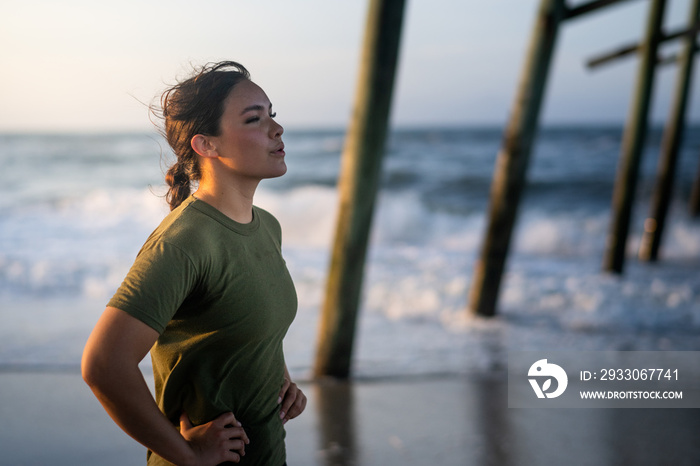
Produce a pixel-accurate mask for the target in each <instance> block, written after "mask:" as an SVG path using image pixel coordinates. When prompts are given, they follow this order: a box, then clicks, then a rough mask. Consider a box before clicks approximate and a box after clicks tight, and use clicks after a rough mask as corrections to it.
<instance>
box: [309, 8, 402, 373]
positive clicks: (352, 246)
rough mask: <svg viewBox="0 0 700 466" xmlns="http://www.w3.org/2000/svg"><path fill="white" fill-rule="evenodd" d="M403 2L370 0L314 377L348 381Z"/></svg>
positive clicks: (345, 152)
mask: <svg viewBox="0 0 700 466" xmlns="http://www.w3.org/2000/svg"><path fill="white" fill-rule="evenodd" d="M403 16H404V0H371V1H370V4H369V11H368V16H367V23H366V30H365V35H364V45H363V52H362V61H361V64H360V72H359V79H358V87H357V91H356V96H355V106H354V111H353V118H352V121H351V123H350V127H349V129H348V134H347V137H346V143H345V148H344V150H343V159H342V166H341V174H340V180H339V183H338V191H339V196H340V200H339V202H340V204H339V210H338V220H337V224H336V233H335V242H334V246H333V250H332V252H331V265H330V271H329V275H328V281H327V285H326V296H325V302H324V305H323V309H322V315H321V321H320V325H319V331H318V347H317V352H316V360H315V364H314V375H315V376H316V377H320V376H332V377H336V378H346V377H348V375H349V374H350V363H351V357H352V352H353V344H354V338H355V327H356V321H357V313H358V307H359V300H360V294H361V290H362V282H363V272H364V265H365V256H366V252H367V241H368V237H369V231H370V227H371V222H372V215H373V211H374V203H375V198H376V194H377V191H378V186H379V179H380V176H381V165H382V157H383V152H384V144H385V139H386V133H387V128H388V125H389V112H390V107H391V100H392V93H393V87H394V76H395V74H396V65H397V61H398V53H399V44H400V37H401V29H402V23H403Z"/></svg>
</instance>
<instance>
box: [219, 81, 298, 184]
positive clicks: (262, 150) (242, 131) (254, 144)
mask: <svg viewBox="0 0 700 466" xmlns="http://www.w3.org/2000/svg"><path fill="white" fill-rule="evenodd" d="M274 116H275V114H274V113H272V104H271V103H270V99H268V98H267V95H266V94H265V92H264V91H263V90H262V89H261V88H260V87H259V86H258V85H256V84H255V83H253V82H251V81H248V80H243V81H241V82H239V83H238V84H236V86H234V88H233V89H232V90H231V92H230V93H229V95H228V97H226V100H225V101H224V112H223V114H222V116H221V121H220V123H219V125H220V134H219V136H216V137H211V141H212V142H213V143H214V145H215V147H216V152H217V154H218V155H219V161H220V162H221V164H222V165H223V166H224V167H226V169H228V170H230V171H231V172H233V173H234V174H236V175H237V176H242V177H245V178H252V179H257V180H262V179H265V178H275V177H278V176H282V175H284V174H285V173H286V172H287V165H286V163H285V161H284V156H285V153H284V144H283V143H282V133H283V132H284V128H282V126H280V125H279V124H278V123H277V122H276V121H275V120H274Z"/></svg>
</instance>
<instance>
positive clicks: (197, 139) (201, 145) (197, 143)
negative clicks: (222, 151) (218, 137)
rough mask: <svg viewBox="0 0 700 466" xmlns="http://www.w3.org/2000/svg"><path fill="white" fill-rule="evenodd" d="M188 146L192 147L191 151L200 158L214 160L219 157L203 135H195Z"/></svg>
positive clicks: (212, 145) (209, 141)
mask: <svg viewBox="0 0 700 466" xmlns="http://www.w3.org/2000/svg"><path fill="white" fill-rule="evenodd" d="M190 145H191V146H192V150H194V151H195V152H196V153H197V154H199V155H200V156H202V157H207V158H214V157H218V156H219V154H218V153H217V152H216V147H215V146H214V144H213V143H212V141H211V140H210V139H209V138H208V137H207V136H204V135H203V134H195V135H194V136H192V139H191V140H190Z"/></svg>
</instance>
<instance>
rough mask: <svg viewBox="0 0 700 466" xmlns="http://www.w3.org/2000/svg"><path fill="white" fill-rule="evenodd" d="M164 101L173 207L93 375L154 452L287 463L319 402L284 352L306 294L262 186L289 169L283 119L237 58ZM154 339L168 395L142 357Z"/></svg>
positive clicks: (189, 458) (95, 343)
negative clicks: (310, 398)
mask: <svg viewBox="0 0 700 466" xmlns="http://www.w3.org/2000/svg"><path fill="white" fill-rule="evenodd" d="M161 107H162V115H163V118H164V124H165V135H166V138H167V140H168V143H169V144H170V146H171V147H172V149H173V151H174V152H175V154H176V155H177V161H176V162H175V164H174V165H173V166H172V167H171V168H170V169H169V170H168V173H167V175H166V181H167V182H168V184H169V186H170V189H169V191H168V202H169V203H170V208H171V212H170V214H169V215H168V216H167V217H166V218H165V219H164V220H163V222H162V223H161V224H160V226H159V227H158V228H157V229H156V230H155V231H154V232H153V233H152V234H151V236H150V237H149V238H148V240H147V241H146V243H145V245H144V246H143V248H142V249H141V251H140V252H139V254H138V256H137V258H136V261H135V262H134V265H133V266H132V268H131V270H130V271H129V273H128V275H127V277H126V279H125V280H124V282H123V283H122V285H121V287H120V288H119V290H118V291H117V293H116V294H115V295H114V297H113V298H112V299H111V301H110V302H109V303H108V305H107V308H106V310H105V311H104V313H103V314H102V316H101V317H100V319H99V321H98V322H97V325H96V326H95V329H94V330H93V332H92V334H91V335H90V338H89V339H88V342H87V345H86V347H85V351H84V353H83V362H82V371H83V378H84V379H85V381H86V382H87V383H88V385H90V387H91V388H92V390H93V392H94V393H95V395H96V396H97V398H98V399H99V400H100V402H101V403H102V405H103V406H104V407H105V409H106V410H107V412H108V413H109V415H110V416H111V417H112V418H113V419H114V421H115V422H116V423H117V424H118V425H119V426H120V427H121V428H122V429H123V430H124V431H125V432H126V433H127V434H129V435H131V436H132V437H133V438H134V439H136V440H137V441H139V442H141V443H142V444H143V445H145V446H146V447H147V448H148V449H149V452H148V464H149V465H156V464H171V463H173V464H176V465H217V464H220V463H223V462H234V463H238V462H240V463H241V464H251V465H253V464H256V465H257V464H261V465H262V464H264V465H272V466H275V465H277V466H282V465H283V464H284V463H285V447H284V435H285V434H284V427H283V424H284V423H285V422H287V421H288V420H289V419H292V418H294V417H296V416H298V415H299V414H300V413H301V412H302V411H303V410H304V408H305V406H306V397H305V396H304V394H303V393H302V392H301V390H300V389H299V388H298V387H297V386H296V385H295V384H294V383H292V381H291V379H290V377H289V373H288V371H287V368H286V365H285V362H284V355H283V353H282V339H283V337H284V335H285V333H286V332H287V328H288V327H289V325H290V323H291V322H292V320H293V319H294V317H295V315H296V305H297V301H296V293H295V290H294V285H293V283H292V280H291V278H290V276H289V273H288V271H287V268H286V265H285V263H284V260H283V259H282V256H281V252H280V247H281V232H280V227H279V223H278V222H277V220H276V219H275V218H274V217H273V216H272V215H270V214H269V213H267V212H265V211H264V210H262V209H259V208H257V207H255V206H253V195H254V193H255V190H256V188H257V186H258V183H259V182H260V181H261V180H262V179H265V178H274V177H278V176H281V175H283V174H284V173H285V172H286V170H287V167H286V165H285V160H284V156H285V153H284V144H283V143H282V133H283V128H282V126H280V125H279V124H278V123H277V122H275V120H274V117H275V114H274V113H272V104H271V103H270V100H269V99H268V97H267V95H265V92H263V90H262V89H261V88H260V87H258V86H257V85H256V84H254V83H253V82H252V81H251V80H250V76H249V74H248V71H247V70H246V69H245V68H244V67H243V66H241V65H240V64H238V63H235V62H221V63H217V64H210V65H207V66H205V67H203V68H201V69H200V70H197V72H196V74H195V75H194V76H193V77H191V78H189V79H187V80H185V81H183V82H181V83H179V84H177V85H176V86H174V87H173V88H171V89H169V90H167V91H166V92H165V93H164V94H163V96H162V98H161ZM195 183H196V188H197V189H196V191H195V192H194V193H193V194H191V193H190V192H191V185H193V184H195ZM149 350H150V351H151V358H152V361H153V370H154V376H155V400H154V399H153V397H152V395H151V393H150V391H149V389H148V387H147V385H146V383H145V381H144V379H143V376H142V375H141V372H140V371H139V368H138V364H139V362H140V361H141V360H142V359H143V358H144V357H145V355H146V353H147V352H148V351H149Z"/></svg>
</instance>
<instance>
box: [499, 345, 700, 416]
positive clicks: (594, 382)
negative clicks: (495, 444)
mask: <svg viewBox="0 0 700 466" xmlns="http://www.w3.org/2000/svg"><path fill="white" fill-rule="evenodd" d="M508 407H510V408H700V351H510V352H509V353H508Z"/></svg>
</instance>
